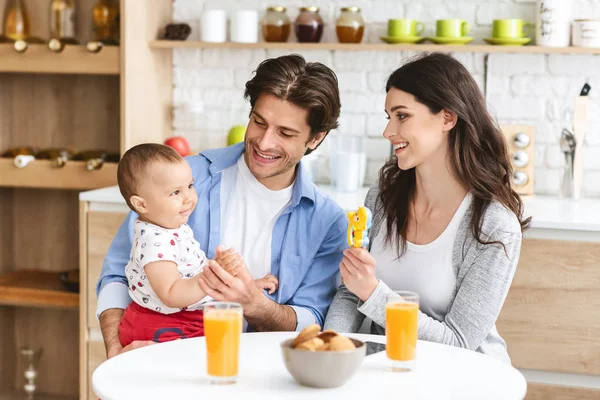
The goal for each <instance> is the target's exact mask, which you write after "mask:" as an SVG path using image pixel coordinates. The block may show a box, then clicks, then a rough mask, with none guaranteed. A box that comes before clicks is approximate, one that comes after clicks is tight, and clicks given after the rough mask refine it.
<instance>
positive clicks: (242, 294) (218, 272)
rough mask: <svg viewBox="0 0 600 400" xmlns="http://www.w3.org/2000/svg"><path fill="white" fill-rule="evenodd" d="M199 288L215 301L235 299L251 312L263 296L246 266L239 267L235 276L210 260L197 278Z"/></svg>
mask: <svg viewBox="0 0 600 400" xmlns="http://www.w3.org/2000/svg"><path fill="white" fill-rule="evenodd" d="M198 284H199V285H200V288H201V289H202V290H204V291H205V292H206V294H207V295H208V296H210V297H212V298H213V299H215V300H217V301H235V302H237V303H240V304H242V305H243V306H244V311H246V310H247V311H249V312H251V310H252V308H253V307H256V306H258V305H259V304H260V303H261V300H262V299H263V298H265V296H263V294H262V291H261V290H260V289H259V288H258V287H256V285H255V284H254V279H253V278H252V275H250V272H249V271H248V269H247V268H245V267H243V268H240V270H239V271H238V275H237V276H235V277H234V276H232V275H231V274H230V273H229V272H227V271H225V270H224V269H223V268H222V267H221V266H220V265H219V264H218V263H217V262H215V261H214V260H210V261H209V262H208V266H207V267H206V268H204V271H203V276H202V277H200V278H199V279H198Z"/></svg>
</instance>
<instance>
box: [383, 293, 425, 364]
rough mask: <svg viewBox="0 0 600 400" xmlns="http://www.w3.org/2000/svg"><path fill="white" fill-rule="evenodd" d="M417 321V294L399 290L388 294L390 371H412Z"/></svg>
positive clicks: (386, 316)
mask: <svg viewBox="0 0 600 400" xmlns="http://www.w3.org/2000/svg"><path fill="white" fill-rule="evenodd" d="M418 323H419V295H417V294H416V293H414V292H406V291H399V292H394V294H393V295H390V296H388V298H387V304H386V306H385V336H386V346H385V348H386V353H387V356H388V358H389V359H390V360H391V363H392V365H391V369H392V371H399V372H407V371H413V370H414V369H415V367H416V355H417V354H416V353H417V338H418V337H419V332H418Z"/></svg>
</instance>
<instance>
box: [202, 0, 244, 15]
mask: <svg viewBox="0 0 600 400" xmlns="http://www.w3.org/2000/svg"><path fill="white" fill-rule="evenodd" d="M202 4H203V8H204V10H225V11H227V16H228V17H229V15H230V14H231V12H233V11H235V10H237V9H238V8H239V6H240V5H239V3H238V2H237V1H236V0H203V1H202Z"/></svg>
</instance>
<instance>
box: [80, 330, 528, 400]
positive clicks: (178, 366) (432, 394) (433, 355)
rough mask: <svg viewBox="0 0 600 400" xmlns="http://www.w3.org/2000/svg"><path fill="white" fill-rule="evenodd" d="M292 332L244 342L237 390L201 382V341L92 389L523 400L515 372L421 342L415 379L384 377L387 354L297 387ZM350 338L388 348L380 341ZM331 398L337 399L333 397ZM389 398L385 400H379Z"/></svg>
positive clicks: (161, 352) (120, 364)
mask: <svg viewBox="0 0 600 400" xmlns="http://www.w3.org/2000/svg"><path fill="white" fill-rule="evenodd" d="M295 336H296V333H295V332H274V333H248V334H243V335H242V340H241V347H240V366H239V368H240V369H239V378H238V382H237V383H236V384H234V385H223V386H220V385H211V384H209V383H208V380H207V377H206V353H205V341H204V338H194V339H184V340H176V341H173V342H166V343H160V344H154V345H151V346H147V347H143V348H140V349H137V350H132V351H130V352H127V353H124V354H121V355H119V356H116V357H114V358H112V359H110V360H107V361H105V362H104V363H103V364H101V365H100V366H99V367H98V368H97V369H96V371H95V372H94V375H93V377H92V386H93V388H94V391H95V392H96V394H97V395H98V396H99V397H100V398H101V399H102V400H130V399H144V400H153V399H160V400H164V399H167V400H169V399H203V400H224V399H236V400H247V399H261V400H267V399H277V400H284V399H285V400H287V399H308V400H318V399H326V400H334V399H341V400H346V399H361V400H367V399H368V400H388V399H396V398H397V399H403V400H407V399H410V400H412V399H415V400H416V399H436V400H442V399H460V400H469V399H477V400H481V399H486V400H494V399H498V400H500V399H501V400H517V399H518V400H522V399H523V398H524V397H525V392H526V388H527V384H526V381H525V378H524V377H523V375H522V374H521V373H520V372H519V371H518V370H516V369H515V368H513V367H511V366H509V365H506V364H503V363H501V362H499V361H496V360H494V359H493V358H491V357H489V356H485V355H482V354H479V353H476V352H474V351H470V350H464V349H459V348H456V347H450V346H445V345H441V344H437V343H430V342H423V341H419V342H418V345H417V367H416V371H414V372H404V373H402V372H390V371H387V370H386V366H387V357H386V354H385V351H383V352H380V353H375V354H372V355H369V356H367V357H365V360H364V362H363V364H362V366H361V368H360V369H359V370H358V372H357V373H356V375H354V376H353V377H352V378H351V379H350V380H349V381H348V382H347V383H346V384H345V385H344V386H342V387H340V388H336V389H312V388H307V387H304V386H300V385H298V384H297V383H296V381H295V380H294V379H293V378H292V376H291V375H290V374H289V373H288V371H287V370H286V368H285V365H284V363H283V357H282V355H281V348H280V343H281V342H283V341H284V340H286V339H289V338H292V337H295ZM348 336H350V337H353V338H356V339H359V340H362V341H372V342H378V343H385V336H377V335H363V334H351V335H348ZM332 396H335V397H332ZM383 396H386V397H383Z"/></svg>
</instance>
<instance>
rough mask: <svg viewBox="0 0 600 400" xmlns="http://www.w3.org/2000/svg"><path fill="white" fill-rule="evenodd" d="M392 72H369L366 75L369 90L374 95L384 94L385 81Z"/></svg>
mask: <svg viewBox="0 0 600 400" xmlns="http://www.w3.org/2000/svg"><path fill="white" fill-rule="evenodd" d="M392 72H393V71H389V72H388V71H376V72H369V74H368V75H367V81H368V82H369V89H370V90H371V91H373V92H375V93H378V92H382V93H383V92H385V84H386V83H387V80H388V78H389V77H390V74H391V73H392Z"/></svg>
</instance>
